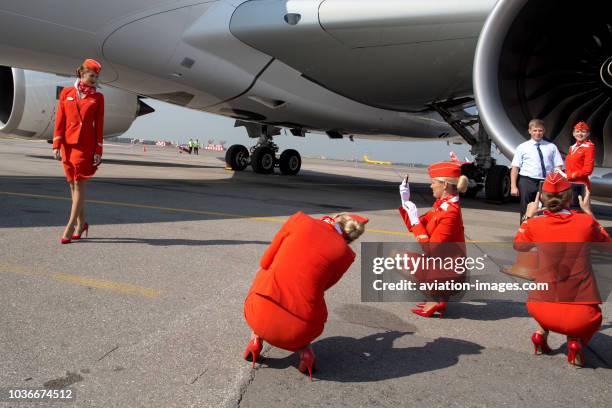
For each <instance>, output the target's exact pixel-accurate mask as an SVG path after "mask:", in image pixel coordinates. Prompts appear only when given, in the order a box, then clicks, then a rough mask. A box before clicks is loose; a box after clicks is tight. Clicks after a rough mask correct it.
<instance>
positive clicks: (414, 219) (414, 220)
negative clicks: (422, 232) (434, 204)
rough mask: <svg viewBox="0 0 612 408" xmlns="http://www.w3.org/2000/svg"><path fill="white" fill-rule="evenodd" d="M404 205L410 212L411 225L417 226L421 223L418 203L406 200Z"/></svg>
mask: <svg viewBox="0 0 612 408" xmlns="http://www.w3.org/2000/svg"><path fill="white" fill-rule="evenodd" d="M402 206H403V207H404V209H405V210H406V212H407V213H408V218H410V225H412V226H415V225H417V224H419V223H420V221H419V213H418V210H417V207H416V204H414V203H413V202H412V201H406V202H404V203H402Z"/></svg>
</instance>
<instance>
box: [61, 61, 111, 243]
mask: <svg viewBox="0 0 612 408" xmlns="http://www.w3.org/2000/svg"><path fill="white" fill-rule="evenodd" d="M101 69H102V66H101V65H100V64H99V63H98V62H97V61H95V60H92V59H86V60H85V61H84V62H83V64H82V65H81V66H80V67H79V69H78V70H77V76H78V79H77V81H76V82H75V84H74V86H71V87H66V88H64V89H63V90H62V92H61V94H60V97H59V101H58V103H57V111H56V116H55V131H54V137H53V155H54V157H55V158H56V159H57V160H62V162H63V164H64V173H65V174H66V180H67V181H68V184H69V185H70V191H71V195H72V208H71V210H70V218H69V220H68V224H67V225H66V229H65V230H64V234H63V235H62V238H61V239H60V242H61V243H62V244H68V243H70V242H71V241H72V240H74V239H79V238H81V234H83V233H85V234H87V231H88V229H89V225H88V224H87V223H86V222H85V183H86V181H87V180H89V179H90V178H91V177H92V176H93V175H94V173H95V172H96V170H97V168H98V166H99V165H100V163H101V162H102V135H103V132H104V130H103V127H104V96H103V95H102V94H101V93H99V92H97V91H96V82H97V81H98V75H99V74H100V70H101Z"/></svg>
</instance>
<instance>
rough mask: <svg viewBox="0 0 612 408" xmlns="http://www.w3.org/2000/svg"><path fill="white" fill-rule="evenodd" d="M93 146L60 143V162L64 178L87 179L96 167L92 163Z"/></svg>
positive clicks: (71, 179)
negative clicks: (62, 166) (62, 165)
mask: <svg viewBox="0 0 612 408" xmlns="http://www.w3.org/2000/svg"><path fill="white" fill-rule="evenodd" d="M94 149H95V146H81V145H79V144H74V145H70V144H65V143H62V145H61V151H62V163H63V164H64V174H65V175H66V180H68V182H72V181H75V180H89V179H90V178H91V177H92V176H93V175H94V173H95V172H96V170H97V169H98V168H97V167H96V166H94V165H93V159H94V153H95V150H94Z"/></svg>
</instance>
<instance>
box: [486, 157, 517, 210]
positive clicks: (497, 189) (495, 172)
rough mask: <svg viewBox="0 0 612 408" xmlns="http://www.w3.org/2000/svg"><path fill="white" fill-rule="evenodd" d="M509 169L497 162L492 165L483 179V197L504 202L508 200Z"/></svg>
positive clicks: (509, 190)
mask: <svg viewBox="0 0 612 408" xmlns="http://www.w3.org/2000/svg"><path fill="white" fill-rule="evenodd" d="M510 192H511V189H510V170H509V169H508V168H507V167H506V166H500V165H498V164H496V165H494V166H492V167H491V168H490V169H489V171H488V172H487V177H486V179H485V197H487V200H490V201H493V199H494V198H495V201H498V202H501V203H506V202H508V201H509V200H510ZM489 197H491V198H489Z"/></svg>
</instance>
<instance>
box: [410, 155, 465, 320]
mask: <svg viewBox="0 0 612 408" xmlns="http://www.w3.org/2000/svg"><path fill="white" fill-rule="evenodd" d="M427 171H428V172H429V176H430V177H431V190H432V192H433V196H434V198H435V199H436V201H435V203H434V205H433V208H432V209H431V210H429V211H428V212H426V213H425V214H423V215H421V216H420V217H419V216H418V212H417V207H416V205H415V204H414V203H413V202H412V201H410V188H409V186H408V177H406V180H404V182H403V183H402V184H401V185H400V196H401V198H402V206H401V207H400V208H399V212H400V214H401V216H402V219H403V220H404V223H405V224H406V227H408V230H409V231H410V232H412V233H413V234H414V236H415V237H416V239H417V241H418V242H419V243H421V245H422V247H423V250H424V251H426V252H427V253H428V256H441V257H442V258H445V257H465V255H466V249H465V235H464V233H463V218H462V216H461V206H460V205H459V195H458V193H463V192H465V191H466V190H467V186H468V180H467V177H465V176H462V175H461V164H459V163H455V162H440V163H435V164H432V165H431V166H429V168H428V169H427ZM432 243H433V244H437V243H443V245H431V244H432ZM449 272H450V273H449ZM415 277H416V279H417V280H418V281H419V282H428V281H429V282H433V281H437V282H439V283H444V282H445V281H451V280H454V281H456V282H458V281H462V280H463V279H464V276H462V275H458V274H456V273H455V272H454V271H442V270H419V271H417V272H416V273H415ZM450 294H452V293H451V292H446V293H442V292H437V293H436V292H431V293H427V294H426V295H427V296H428V298H430V301H427V302H425V303H419V304H417V308H415V309H412V312H413V313H414V314H417V315H419V316H423V317H431V316H432V315H433V314H434V313H436V312H437V313H438V314H439V315H440V317H442V316H444V312H445V310H446V300H445V298H446V297H448V296H449V295H450ZM433 298H438V299H437V300H438V301H433Z"/></svg>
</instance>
